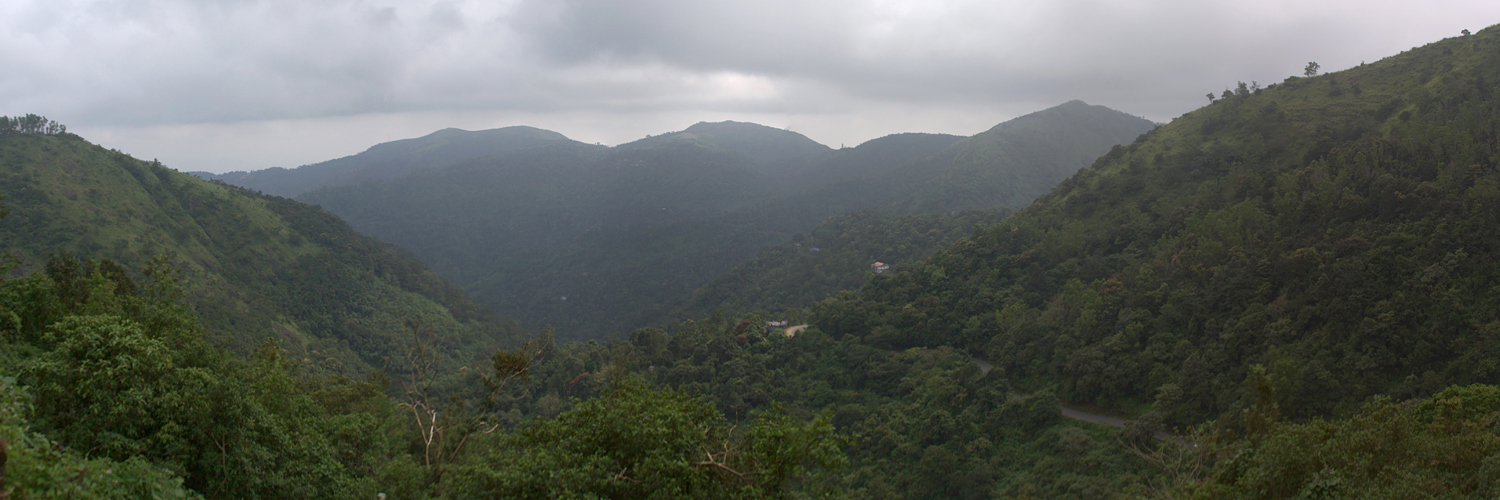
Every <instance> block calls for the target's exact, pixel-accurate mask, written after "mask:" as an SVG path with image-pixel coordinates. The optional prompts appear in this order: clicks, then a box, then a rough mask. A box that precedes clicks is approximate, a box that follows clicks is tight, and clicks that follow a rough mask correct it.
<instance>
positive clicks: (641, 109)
mask: <svg viewBox="0 0 1500 500" xmlns="http://www.w3.org/2000/svg"><path fill="white" fill-rule="evenodd" d="M1496 22H1500V2H1478V1H1454V0H1447V1H1444V0H1434V1H1425V2H1409V1H1394V0H1385V1H1368V0H1361V1H1354V0H1342V1H1324V2H1306V1H1289V0H1270V1H1260V2H1246V1H1234V2H1215V1H1209V2H1205V1H1201V0H1196V1H1189V0H1155V1H1139V0H1135V1H1126V0H1092V1H1084V0H1060V1H1045V2H1043V1H1025V2H1023V1H994V0H950V1H931V0H927V1H900V0H828V1H811V2H810V1H806V0H796V1H794V0H760V1H756V2H729V1H703V0H510V1H498V2H497V1H493V0H452V1H447V0H431V1H377V0H320V1H285V0H11V1H7V2H3V3H0V61H3V62H4V66H5V68H6V70H5V71H3V72H0V114H6V115H17V114H25V113H37V114H42V115H46V116H48V117H50V118H52V119H55V120H57V121H59V122H62V123H64V124H66V125H68V127H69V130H70V131H74V132H76V133H79V134H80V135H83V136H84V137H85V138H87V139H89V140H92V141H95V142H99V143H101V144H103V145H105V146H106V147H112V148H118V149H121V150H123V151H125V152H127V153H130V154H132V155H135V156H137V157H141V158H159V159H160V160H161V161H162V162H163V163H165V164H167V165H168V166H171V167H174V168H177V169H180V170H210V171H227V170H254V169H261V168H267V167H271V166H285V167H295V166H298V165H303V164H308V163H315V162H319V161H323V160H328V159H332V158H336V157H340V156H345V155H349V154H354V153H357V152H359V151H362V150H364V149H365V148H367V147H369V146H372V145H374V144H376V143H379V142H382V141H389V140H394V139H401V138H407V137H416V136H420V135H425V134H427V133H430V132H432V131H434V130H437V129H441V128H446V127H458V128H466V129H481V128H491V127H501V126H508V125H531V126H536V127H542V128H547V129H551V130H555V131H558V132H561V133H563V134H565V135H567V136H569V137H572V138H574V139H578V140H581V141H585V142H600V143H605V144H618V143H621V142H626V141H630V140H634V139H638V138H641V137H644V136H645V135H647V134H659V133H663V132H668V131H672V130H681V129H683V128H686V127H687V126H689V125H692V124H693V123H695V122H698V121H720V120H738V121H752V122H756V123H761V124H765V125H769V126H775V127H786V128H790V129H791V130H793V131H797V132H802V133H803V134H806V135H808V136H809V137H811V138H812V139H814V140H817V141H820V142H823V143H825V144H828V145H830V146H834V147H837V146H838V145H840V144H843V145H850V146H852V145H855V144H857V143H859V142H863V141H865V140H869V139H873V138H876V137H879V136H883V135H886V134H892V133H899V132H943V133H954V134H964V135H968V134H973V133H977V132H980V131H982V130H985V129H987V128H989V127H990V126H993V125H994V124H996V123H999V122H1001V121H1005V120H1007V119H1010V118H1013V117H1015V116H1019V115H1021V114H1025V113H1028V112H1031V111H1036V110H1039V109H1042V108H1046V107H1050V106H1054V105H1057V104H1060V103H1062V102H1065V101H1068V100H1071V99H1082V100H1084V101H1087V102H1089V103H1091V104H1102V105H1105V106H1109V107H1112V108H1115V109H1118V110H1121V111H1125V112H1127V113H1132V114H1136V115H1141V116H1145V117H1147V118H1150V119H1153V120H1157V121H1167V120H1170V119H1172V118H1173V117H1176V116H1178V115H1181V114H1182V113H1185V112H1188V111H1191V110H1193V109H1195V108H1197V107H1199V106H1202V105H1204V104H1207V100H1206V99H1205V98H1204V94H1205V93H1206V92H1219V91H1222V90H1223V89H1225V88H1229V87H1232V86H1234V85H1235V84H1236V82H1238V81H1245V82H1250V81H1259V82H1261V83H1262V84H1266V83H1274V82H1279V81H1281V80H1282V79H1284V78H1286V77H1287V76H1291V75H1297V74H1300V73H1301V70H1302V67H1303V66H1304V65H1305V64H1306V63H1307V62H1308V61H1318V62H1319V63H1320V64H1322V66H1323V68H1324V69H1325V70H1328V71H1336V70H1339V69H1344V68H1348V67H1351V66H1355V65H1357V64H1359V63H1360V62H1373V61H1376V60H1378V59H1380V58H1383V57H1386V56H1389V55H1393V54H1396V53H1399V52H1401V51H1402V50H1406V49H1409V48H1411V47H1414V46H1420V45H1423V44H1426V43H1430V42H1433V41H1437V40H1439V39H1441V38H1445V37H1450V36H1458V33H1459V31H1460V30H1463V29H1469V30H1471V31H1478V30H1480V29H1483V28H1485V27H1487V26H1488V25H1489V24H1492V23H1496Z"/></svg>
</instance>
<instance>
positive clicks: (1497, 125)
mask: <svg viewBox="0 0 1500 500" xmlns="http://www.w3.org/2000/svg"><path fill="white" fill-rule="evenodd" d="M1497 82H1500V30H1497V29H1495V28H1490V29H1487V30H1485V31H1483V32H1481V33H1478V34H1475V35H1472V36H1465V37H1460V38H1451V39H1447V40H1443V41H1440V42H1436V43H1433V44H1430V45H1427V46H1425V47H1421V48H1418V49H1414V50H1411V51H1408V52H1406V53H1403V54H1400V55H1396V56H1392V57H1389V58H1386V59H1384V60H1381V61H1379V62H1377V63H1372V64H1366V65H1361V66H1359V67H1356V68H1352V69H1349V70H1346V71H1341V72H1337V73H1332V74H1327V75H1321V76H1316V77H1312V78H1289V79H1287V80H1286V81H1285V82H1283V83H1281V84H1277V85H1273V86H1270V87H1268V88H1265V89H1260V88H1258V85H1257V86H1254V87H1250V86H1242V87H1241V89H1240V91H1239V92H1237V93H1236V94H1235V95H1232V96H1228V97H1226V98H1224V99H1220V100H1218V101H1217V102H1216V103H1214V104H1212V105H1210V106H1207V107H1205V108H1203V109H1199V110H1197V111H1194V112H1192V113H1189V114H1187V115H1184V116H1182V117H1181V118H1178V119H1177V120H1174V121H1173V122H1172V123H1171V124H1168V125H1166V126H1164V127H1161V128H1159V129H1156V130H1155V131H1153V132H1150V133H1148V134H1146V135H1145V136H1143V137H1141V138H1140V140H1138V141H1136V142H1135V143H1133V144H1131V145H1129V146H1121V147H1117V148H1115V149H1113V150H1112V151H1110V152H1109V154H1107V155H1105V156H1104V157H1102V158H1100V159H1099V160H1098V161H1097V162H1095V163H1094V165H1093V167H1092V168H1089V169H1087V170H1084V171H1081V172H1079V173H1078V174H1077V175H1074V176H1073V177H1071V178H1069V179H1068V180H1067V181H1065V182H1063V183H1062V184H1061V185H1060V186H1059V187H1058V188H1057V189H1056V190H1054V191H1052V192H1051V193H1050V194H1048V195H1046V196H1044V197H1042V198H1041V199H1040V200H1038V201H1037V203H1036V204H1035V205H1033V206H1031V207H1029V208H1027V209H1025V210H1022V211H1021V212H1019V213H1018V214H1017V215H1015V216H1014V217H1012V218H1011V219H1010V220H1008V221H1006V222H1005V223H1003V224H999V225H997V226H995V227H992V228H989V229H986V230H983V231H980V232H977V233H976V234H975V235H973V236H972V237H971V238H969V239H965V240H961V241H959V242H958V243H956V244H954V245H953V246H952V247H951V248H949V249H948V250H947V251H945V252H942V253H940V254H938V255H936V256H934V257H933V258H931V259H929V260H928V261H927V262H925V263H923V264H920V265H914V266H909V267H907V268H906V269H904V270H903V271H902V272H899V273H896V274H894V275H891V276H889V277H885V276H882V277H878V278H876V279H874V280H872V281H871V282H870V283H869V284H868V285H866V286H865V287H864V288H863V289H862V290H861V291H860V292H859V294H858V296H857V297H856V296H843V297H840V298H836V299H833V300H829V301H827V302H824V303H823V304H821V305H820V306H819V307H818V309H817V310H816V312H815V314H814V323H816V324H821V325H825V328H827V329H829V330H830V333H833V334H835V335H839V334H851V335H856V336H859V337H861V338H865V339H868V340H869V341H871V342H874V343H876V344H878V345H884V346H887V347H892V348H905V347H911V346H921V345H942V344H947V345H955V346H961V347H963V348H966V349H969V350H970V351H971V352H973V353H975V354H982V355H985V356H988V358H989V361H990V362H992V363H994V365H995V366H996V369H999V370H1004V373H1005V375H1006V376H1008V377H1010V378H1011V379H1012V380H1015V381H1018V382H1021V383H1022V384H1023V385H1029V386H1032V387H1041V386H1047V385H1050V384H1056V387H1057V389H1058V391H1059V393H1060V395H1062V396H1063V397H1065V398H1066V399H1070V400H1073V401H1085V402H1093V403H1097V404H1100V405H1105V406H1114V407H1121V408H1126V409H1145V408H1148V407H1150V408H1154V409H1155V411H1158V412H1160V413H1162V414H1163V415H1165V418H1166V420H1167V421H1168V422H1169V423H1174V424H1185V423H1192V422H1198V421H1201V420H1204V419H1211V418H1216V417H1220V416H1224V418H1226V419H1229V421H1233V420H1234V419H1235V418H1237V417H1236V415H1240V412H1241V410H1245V409H1247V406H1246V405H1247V404H1249V403H1247V402H1246V401H1245V400H1243V399H1242V395H1243V394H1244V391H1243V390H1242V389H1244V388H1245V387H1246V384H1247V383H1248V382H1247V377H1249V376H1250V373H1251V372H1252V367H1254V366H1257V365H1259V366H1263V367H1265V370H1267V371H1268V373H1269V375H1268V376H1269V380H1270V381H1271V382H1270V383H1271V385H1272V386H1273V387H1274V392H1275V398H1276V399H1275V403H1276V404H1277V405H1278V407H1279V408H1280V410H1279V411H1280V412H1281V413H1282V414H1284V415H1286V416H1289V417H1293V418H1302V417H1308V416H1313V415H1327V414H1330V413H1338V412H1346V411H1352V410H1354V409H1356V408H1357V407H1358V404H1359V403H1360V402H1361V401H1365V400H1366V399H1367V398H1369V397H1371V396H1373V395H1376V394H1388V395H1393V396H1397V397H1410V396H1422V395H1427V394H1432V393H1434V392H1436V391H1438V390H1441V389H1442V388H1443V387H1447V386H1449V385H1451V384H1457V383H1469V382H1488V383H1494V382H1495V381H1497V380H1500V379H1497V378H1496V377H1500V368H1497V365H1496V363H1495V362H1494V360H1495V359H1500V350H1497V349H1500V343H1497V342H1495V341H1494V339H1496V338H1497V337H1496V332H1500V312H1497V311H1500V294H1496V293H1495V290H1496V289H1497V288H1496V287H1497V286H1500V265H1497V263H1496V261H1495V260H1494V257H1493V256H1494V255H1496V251H1497V250H1500V248H1497V246H1500V212H1497V211H1496V210H1495V207H1497V206H1500V170H1497V168H1500V157H1497V156H1496V154H1495V152H1496V151H1497V146H1500V142H1497V136H1496V135H1495V130H1497V129H1500V92H1497V90H1500V89H1497V87H1496V83H1497Z"/></svg>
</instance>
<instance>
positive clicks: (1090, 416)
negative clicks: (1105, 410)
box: [969, 356, 1176, 440]
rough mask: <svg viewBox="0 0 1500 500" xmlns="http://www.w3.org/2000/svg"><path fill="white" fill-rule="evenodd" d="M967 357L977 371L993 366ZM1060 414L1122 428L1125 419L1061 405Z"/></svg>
mask: <svg viewBox="0 0 1500 500" xmlns="http://www.w3.org/2000/svg"><path fill="white" fill-rule="evenodd" d="M969 359H971V360H974V365H975V366H978V367H979V373H982V374H985V375H988V374H989V373H990V370H993V369H994V368H995V367H994V365H991V364H989V363H988V362H985V361H984V360H982V359H979V358H976V357H973V356H970V357H969ZM1021 397H1022V396H1021V394H1018V393H1014V392H1012V393H1011V394H1010V398H1011V399H1021ZM1062 415H1063V416H1064V417H1068V418H1071V419H1074V420H1082V421H1084V422H1092V423H1096V424H1102V425H1111V426H1115V427H1120V428H1124V427H1125V420H1123V419H1120V418H1117V417H1111V416H1109V415H1100V414H1098V413H1089V412H1086V411H1083V410H1076V409H1073V408H1068V407H1067V406H1063V407H1062ZM1152 437H1155V438H1156V439H1158V440H1167V439H1174V438H1176V436H1173V435H1171V434H1168V433H1165V432H1161V431H1156V432H1153V433H1152Z"/></svg>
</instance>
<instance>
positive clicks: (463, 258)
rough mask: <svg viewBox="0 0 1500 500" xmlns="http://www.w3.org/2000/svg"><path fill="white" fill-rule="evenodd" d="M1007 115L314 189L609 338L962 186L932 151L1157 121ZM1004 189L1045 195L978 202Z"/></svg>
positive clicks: (1035, 154) (555, 151)
mask: <svg viewBox="0 0 1500 500" xmlns="http://www.w3.org/2000/svg"><path fill="white" fill-rule="evenodd" d="M1008 123H1009V124H1008V125H1002V126H999V127H997V128H996V130H994V131H991V132H986V133H985V134H981V135H980V136H976V137H975V138H970V139H961V138H958V137H954V136H944V135H934V134H901V135H896V136H890V137H886V138H881V139H877V140H873V141H870V142H868V143H866V144H862V145H860V146H859V147H856V148H847V149H841V150H838V151H834V150H830V149H829V148H827V147H826V146H823V145H821V144H818V143H816V142H813V141H812V140H810V139H808V138H807V137H804V136H802V135H800V134H796V133H793V132H788V131H785V130H780V129H775V128H771V127H765V126H762V125H756V124H750V123H736V122H722V123H699V124H696V125H693V126H692V127H688V128H687V129H686V130H683V131H680V132H672V133H668V134H663V135H658V136H654V137H648V138H645V139H642V140H639V141H635V142H632V143H629V144H624V145H621V146H618V147H614V148H603V147H595V146H587V145H582V144H577V143H566V144H557V145H553V146H546V147H537V148H531V149H525V150H518V151H512V152H509V153H505V154H500V155H495V156H490V157H485V158H479V159H473V160H468V161H465V162H460V163H457V164H453V165H451V166H448V167H446V168H442V169H430V170H425V171H420V172H414V173H412V174H410V175H408V176H406V177H403V178H401V179H400V180H399V181H396V180H391V181H372V182H366V183H363V184H360V185H357V186H343V187H335V188H326V189H320V190H315V191H311V192H308V193H305V194H303V195H302V196H300V197H299V199H300V200H302V201H306V202H308V203H315V204H318V205H319V206H322V207H324V208H326V209H328V210H329V211H331V212H334V213H336V214H339V216H340V217H343V218H344V219H345V220H348V221H349V222H350V224H351V225H352V226H353V227H354V228H355V229H357V230H359V231H361V232H363V233H365V234H369V235H371V236H374V237H377V238H381V239H383V240H385V241H390V242H393V243H396V244H398V245H401V246H403V247H405V248H408V249H410V250H412V252H413V253H414V254H415V255H417V256H418V257H419V258H421V259H422V260H423V261H424V262H426V263H428V264H429V265H431V266H432V267H433V269H434V270H436V271H437V272H438V273H439V274H441V275H442V276H444V277H445V278H447V279H449V280H450V281H452V282H454V283H456V284H458V285H459V286H460V287H461V288H463V289H464V290H465V291H466V292H468V293H469V294H470V295H471V296H473V297H475V299H476V300H477V301H479V302H480V303H481V304H485V305H487V306H490V307H493V308H495V310H497V311H499V312H501V313H502V314H504V315H506V316H508V317H512V318H516V319H517V320H518V321H520V322H522V323H523V324H525V325H528V326H539V325H542V324H552V325H554V326H556V327H557V328H558V329H559V334H560V335H561V336H562V337H563V338H597V337H602V336H604V335H607V334H608V333H610V332H613V331H622V330H629V329H631V328H635V327H638V326H641V325H644V324H649V323H650V322H652V321H655V320H658V319H660V318H663V317H665V315H667V314H668V313H669V312H670V311H672V310H673V309H674V308H676V307H679V306H680V305H682V304H684V303H685V301H686V300H687V297H688V296H689V294H691V293H692V292H693V290H695V289H697V288H699V287H701V286H704V285H706V284H708V282H709V281H710V280H712V279H713V278H714V277H716V276H719V275H722V274H724V273H726V272H729V271H730V270H731V269H733V268H734V266H735V265H737V264H739V263H742V262H744V261H746V260H749V259H751V258H753V257H754V256H755V255H756V254H757V252H759V251H760V250H761V249H762V248H766V247H769V246H772V245H775V244H777V243H781V242H784V241H786V239H787V238H790V237H791V236H792V235H794V234H796V233H798V232H806V231H809V230H811V229H812V228H813V227H814V226H816V225H817V224H818V223H820V222H822V221H823V220H824V219H827V218H828V217H831V216H835V215H839V214H843V213H847V212H850V211H854V210H860V209H866V208H882V207H892V206H898V204H900V203H901V200H905V199H908V198H911V197H912V196H915V195H917V194H920V193H932V192H935V191H934V190H937V189H941V188H942V186H945V185H946V184H942V183H940V182H937V181H936V180H935V179H944V178H953V175H955V174H953V173H952V172H954V171H955V170H954V169H955V168H959V167H955V166H954V165H959V164H958V163H954V162H953V161H947V160H945V161H946V163H944V162H939V161H937V160H930V161H926V163H922V161H924V160H923V159H924V158H929V157H934V155H936V154H941V153H943V152H945V151H955V153H951V154H949V155H948V156H944V157H943V158H949V159H950V160H951V159H952V158H961V159H963V161H964V162H967V163H962V165H961V167H962V168H961V170H962V171H963V172H967V173H969V174H972V175H981V174H980V173H977V172H982V171H988V170H996V171H1005V172H1015V171H1025V170H1029V169H1055V168H1057V167H1056V165H1054V163H1058V164H1062V163H1066V164H1074V163H1076V165H1074V166H1073V167H1072V168H1078V167H1081V166H1082V165H1084V164H1086V161H1084V160H1079V159H1077V158H1075V157H1081V155H1085V154H1086V155H1090V157H1092V156H1096V155H1098V154H1102V153H1104V152H1105V151H1107V150H1108V148H1109V147H1110V146H1111V145H1114V144H1117V143H1119V142H1122V141H1124V140H1128V139H1129V138H1131V137H1134V136H1136V135H1138V134H1139V132H1140V131H1143V130H1146V129H1149V128H1150V127H1151V124H1150V123H1149V122H1146V121H1145V120H1140V119H1138V118H1134V117H1130V116H1129V115H1125V114H1123V113H1119V112H1116V111H1111V110H1108V109H1106V108H1102V107H1098V106H1088V105H1085V104H1082V103H1077V102H1075V103H1068V104H1065V105H1063V106H1060V107H1058V108H1054V109H1053V110H1049V111H1047V112H1042V113H1037V114H1035V115H1030V116H1027V117H1022V118H1018V119H1016V120H1012V122H1008ZM1099 130H1108V131H1110V133H1111V134H1113V135H1112V136H1111V135H1109V134H1101V133H1099V132H1098V131H1099ZM1038 131H1043V132H1038ZM1070 137H1076V140H1074V139H1072V138H1070ZM1042 140H1045V141H1046V144H1037V145H1035V146H1034V147H1032V146H1024V147H1023V146H1022V144H1023V143H1026V142H1027V141H1038V142H1039V141H1042ZM965 144H971V145H969V146H965ZM1052 154H1056V155H1058V159H1048V155H1052ZM984 158H992V159H993V160H994V161H993V162H990V163H986V160H984ZM943 176H947V177H943ZM997 178H1000V179H1007V178H1005V177H1004V176H1000V177H997ZM1059 179H1060V177H1059ZM950 182H954V183H958V182H960V181H950ZM964 182H967V181H964ZM1004 182H1008V181H1004ZM1011 191H1015V190H1011ZM1007 192H1010V191H1007ZM1015 192H1017V193H1019V191H1015ZM1012 194H1014V193H1012ZM1023 194H1024V193H1023ZM1035 195H1036V193H1031V194H1029V195H1027V196H1035ZM991 202H993V203H995V204H996V205H997V206H998V205H1004V206H1019V205H1024V204H1025V203H1027V202H1029V198H1027V199H1024V200H1022V199H1014V200H1012V199H1009V198H1006V201H1002V200H1000V199H999V198H992V199H986V200H980V201H975V200H971V201H970V204H971V205H979V204H983V203H991ZM900 206H905V205H900ZM943 208H944V211H947V207H943ZM976 208H977V207H976ZM915 209H916V208H914V206H913V207H907V209H906V210H907V211H908V212H910V211H911V210H915Z"/></svg>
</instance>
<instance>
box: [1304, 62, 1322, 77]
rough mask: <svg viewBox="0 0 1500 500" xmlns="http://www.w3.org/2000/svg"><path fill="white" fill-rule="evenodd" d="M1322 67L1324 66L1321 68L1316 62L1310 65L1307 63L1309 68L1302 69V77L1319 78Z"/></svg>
mask: <svg viewBox="0 0 1500 500" xmlns="http://www.w3.org/2000/svg"><path fill="white" fill-rule="evenodd" d="M1321 67H1322V66H1319V65H1318V63H1317V62H1316V61H1313V62H1309V63H1307V67H1306V68H1302V76H1305V77H1308V78H1312V77H1315V76H1318V68H1321Z"/></svg>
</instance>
